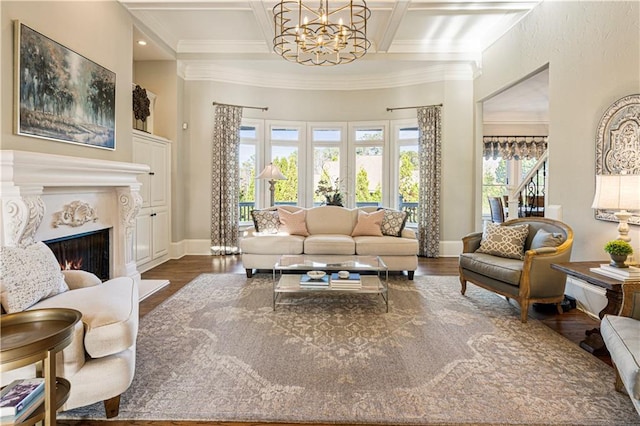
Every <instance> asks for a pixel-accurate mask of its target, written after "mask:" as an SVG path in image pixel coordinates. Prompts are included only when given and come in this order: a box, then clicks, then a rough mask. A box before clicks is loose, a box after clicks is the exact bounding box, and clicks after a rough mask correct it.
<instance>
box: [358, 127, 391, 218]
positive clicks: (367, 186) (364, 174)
mask: <svg viewBox="0 0 640 426" xmlns="http://www.w3.org/2000/svg"><path fill="white" fill-rule="evenodd" d="M385 130H386V126H379V125H375V126H361V125H357V126H355V127H354V131H353V135H354V141H353V144H352V145H353V151H352V152H354V154H355V155H354V157H355V158H354V163H353V164H354V167H353V169H352V171H351V173H352V178H353V181H354V182H355V185H354V192H355V203H356V206H357V207H362V206H379V205H382V204H383V186H384V179H385V174H384V169H385V167H384V146H385V141H386V131H385Z"/></svg>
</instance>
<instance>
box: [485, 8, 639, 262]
mask: <svg viewBox="0 0 640 426" xmlns="http://www.w3.org/2000/svg"><path fill="white" fill-rule="evenodd" d="M639 21H640V3H638V2H543V3H542V4H540V5H539V6H538V7H537V8H535V9H534V10H533V11H532V12H531V13H530V14H529V15H528V16H527V17H526V18H525V19H524V20H523V21H521V22H520V23H519V24H518V25H516V26H515V27H514V28H513V29H512V30H511V31H510V32H509V33H507V34H506V35H505V36H503V37H502V38H501V39H500V40H498V41H497V42H496V43H495V44H494V45H492V46H491V47H490V48H488V49H487V50H486V51H485V52H484V54H483V60H482V63H483V69H482V75H481V76H480V77H479V78H478V79H476V81H475V95H474V97H475V100H476V101H481V100H483V99H486V98H487V97H489V96H491V95H492V94H495V93H497V92H498V91H500V90H501V89H503V88H505V87H508V86H511V85H512V84H513V83H515V82H517V81H519V80H521V79H522V78H524V77H525V76H527V75H529V74H531V73H533V72H534V71H536V70H538V69H540V68H541V67H543V66H544V65H545V64H547V63H548V64H549V103H550V105H549V153H550V159H549V190H548V198H549V204H559V205H562V209H563V220H564V221H565V222H566V223H568V224H569V225H570V226H571V227H572V228H573V230H574V232H575V243H574V248H573V255H572V260H600V259H606V254H605V253H604V252H603V250H602V246H603V245H604V243H605V242H606V241H608V240H610V239H613V238H615V236H616V235H617V232H616V227H617V224H615V223H612V222H603V221H599V220H596V219H594V212H593V210H592V209H591V207H590V206H591V202H592V200H593V195H594V190H595V143H596V142H595V134H596V128H597V126H598V123H599V121H600V118H601V117H602V114H603V113H604V111H605V110H606V109H607V108H608V107H609V106H610V105H611V104H612V103H613V102H614V101H616V100H617V99H619V98H621V97H623V96H626V95H629V94H633V93H638V92H640V37H639V36H638V34H639V27H640V24H639ZM631 237H632V244H633V246H634V248H635V249H636V251H638V252H640V228H639V227H637V226H634V227H632V230H631Z"/></svg>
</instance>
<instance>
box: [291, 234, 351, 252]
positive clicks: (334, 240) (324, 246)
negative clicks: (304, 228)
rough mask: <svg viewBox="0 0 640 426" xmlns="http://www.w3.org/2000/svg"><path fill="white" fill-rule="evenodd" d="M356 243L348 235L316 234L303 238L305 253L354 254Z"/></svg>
mask: <svg viewBox="0 0 640 426" xmlns="http://www.w3.org/2000/svg"><path fill="white" fill-rule="evenodd" d="M355 252H356V244H355V242H354V241H353V238H351V237H350V236H348V235H339V234H316V235H309V236H308V237H307V238H306V239H305V240H304V253H305V254H355Z"/></svg>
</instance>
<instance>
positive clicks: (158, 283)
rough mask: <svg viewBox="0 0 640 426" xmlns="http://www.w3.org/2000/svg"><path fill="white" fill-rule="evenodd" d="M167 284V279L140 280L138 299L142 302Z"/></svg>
mask: <svg viewBox="0 0 640 426" xmlns="http://www.w3.org/2000/svg"><path fill="white" fill-rule="evenodd" d="M168 285H169V280H140V283H138V294H139V299H138V300H139V301H140V302H142V301H143V300H144V299H146V298H147V297H149V296H151V295H152V294H153V293H155V292H157V291H159V290H161V289H163V288H165V287H166V286H168Z"/></svg>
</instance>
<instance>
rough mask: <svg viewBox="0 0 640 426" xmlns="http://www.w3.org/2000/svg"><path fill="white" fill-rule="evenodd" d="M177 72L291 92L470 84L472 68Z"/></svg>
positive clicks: (204, 67)
mask: <svg viewBox="0 0 640 426" xmlns="http://www.w3.org/2000/svg"><path fill="white" fill-rule="evenodd" d="M178 69H179V70H180V72H184V74H183V75H184V77H183V78H184V79H185V80H190V81H196V80H203V81H218V82H221V83H233V84H241V85H248V86H257V87H269V88H278V89H294V90H328V89H329V90H371V89H385V88H394V87H403V86H411V85H416V84H424V83H436V82H441V81H451V80H473V78H474V75H475V73H476V70H475V68H474V66H473V65H472V64H455V65H434V66H428V67H424V68H419V69H412V70H407V71H400V72H394V73H380V74H376V75H341V76H340V78H339V79H338V78H336V77H335V76H318V75H313V76H305V75H301V74H282V73H279V72H265V71H264V70H247V69H240V68H234V67H224V66H220V65H217V64H212V63H210V62H198V61H193V62H189V61H179V65H178Z"/></svg>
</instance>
